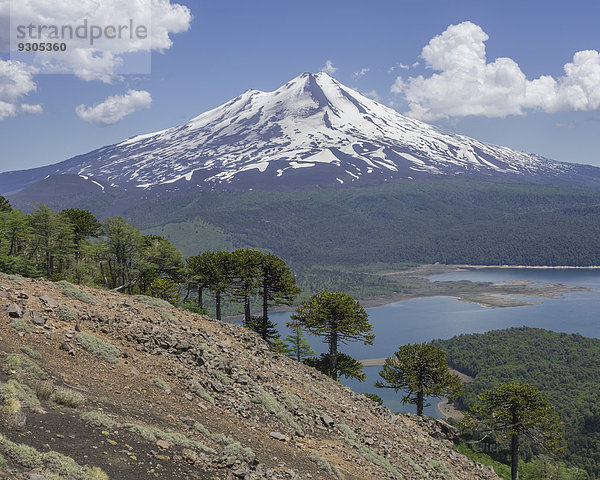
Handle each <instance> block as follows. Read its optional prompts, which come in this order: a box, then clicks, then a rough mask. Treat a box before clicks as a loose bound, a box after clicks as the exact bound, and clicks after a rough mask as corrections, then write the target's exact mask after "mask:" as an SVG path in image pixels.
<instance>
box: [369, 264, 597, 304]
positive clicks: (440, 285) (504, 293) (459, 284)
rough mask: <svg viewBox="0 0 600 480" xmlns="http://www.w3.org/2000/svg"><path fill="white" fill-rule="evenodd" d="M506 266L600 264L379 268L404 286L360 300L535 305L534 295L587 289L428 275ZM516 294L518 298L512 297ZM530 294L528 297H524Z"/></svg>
mask: <svg viewBox="0 0 600 480" xmlns="http://www.w3.org/2000/svg"><path fill="white" fill-rule="evenodd" d="M495 268H501V269H509V268H522V269H525V268H538V269H544V270H550V269H556V270H567V269H577V270H582V269H587V270H593V269H600V267H569V266H537V267H527V266H512V265H466V264H460V265H444V264H439V263H436V264H428V265H420V266H418V267H415V268H410V269H406V270H400V271H391V272H382V273H380V274H379V275H380V276H381V277H383V278H386V279H388V280H391V281H395V282H397V283H398V284H399V285H401V286H404V287H405V288H404V292H402V293H397V294H393V295H386V296H381V297H372V298H367V299H364V300H361V304H362V305H363V306H364V307H365V308H373V307H382V306H385V305H390V304H392V303H396V302H401V301H404V300H411V299H414V298H424V297H454V298H456V299H457V300H459V301H461V302H469V303H476V304H478V305H481V306H483V307H489V308H505V307H520V306H528V305H536V304H538V303H540V302H539V301H538V300H536V298H555V297H558V296H561V295H562V294H564V293H568V292H577V291H588V290H589V289H587V288H586V287H574V286H568V285H563V284H546V285H543V286H536V285H534V284H533V282H529V281H522V280H516V281H512V282H510V283H504V284H495V283H492V282H471V281H468V280H460V281H459V280H454V281H436V280H433V281H432V280H431V279H430V278H429V277H431V276H433V275H441V274H444V273H453V272H462V271H469V270H480V269H481V270H483V269H495ZM515 297H519V298H515ZM522 297H529V298H531V300H524V299H523V298H522Z"/></svg>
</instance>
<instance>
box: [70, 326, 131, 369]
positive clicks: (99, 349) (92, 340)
mask: <svg viewBox="0 0 600 480" xmlns="http://www.w3.org/2000/svg"><path fill="white" fill-rule="evenodd" d="M75 338H76V339H77V341H78V342H79V343H80V344H81V345H82V346H83V348H85V349H86V350H87V351H88V352H90V353H91V354H92V355H94V357H96V358H99V359H100V360H104V361H105V362H108V363H119V358H120V356H121V351H120V350H119V349H118V348H117V347H115V346H114V345H113V344H111V343H108V342H106V341H104V340H101V339H100V338H98V337H96V336H94V335H90V334H89V333H84V332H81V333H78V334H77V335H76V336H75Z"/></svg>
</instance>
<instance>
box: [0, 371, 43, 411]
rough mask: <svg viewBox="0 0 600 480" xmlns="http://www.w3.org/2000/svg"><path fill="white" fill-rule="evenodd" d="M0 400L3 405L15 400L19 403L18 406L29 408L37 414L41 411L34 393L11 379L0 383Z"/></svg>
mask: <svg viewBox="0 0 600 480" xmlns="http://www.w3.org/2000/svg"><path fill="white" fill-rule="evenodd" d="M0 399H1V400H2V401H3V403H4V404H5V405H6V404H7V403H9V402H10V401H11V399H16V400H18V401H19V405H23V406H25V407H28V408H31V409H32V410H35V411H37V412H42V411H43V410H42V406H41V405H40V401H39V398H38V397H37V395H36V394H35V391H34V390H32V389H31V388H30V387H28V386H27V385H25V384H23V383H21V382H18V381H17V380H15V379H13V378H11V379H9V380H8V382H6V383H0Z"/></svg>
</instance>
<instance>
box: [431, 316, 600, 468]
mask: <svg viewBox="0 0 600 480" xmlns="http://www.w3.org/2000/svg"><path fill="white" fill-rule="evenodd" d="M432 343H433V344H434V345H437V346H439V347H441V348H442V349H444V350H445V351H446V353H447V355H448V361H449V364H450V366H452V367H453V368H455V369H457V370H459V371H461V372H463V373H466V374H467V375H470V376H472V377H474V381H473V383H470V384H467V385H466V393H465V395H464V396H463V397H461V398H460V399H459V400H458V405H459V406H460V407H461V408H468V407H469V406H470V405H472V403H473V402H474V400H475V397H476V395H478V394H479V393H481V392H483V391H485V390H488V389H490V388H492V387H493V386H495V385H498V384H500V383H504V382H511V381H517V382H523V383H528V384H531V385H533V386H535V387H536V388H538V389H539V390H540V391H541V392H542V393H543V394H544V395H545V396H546V397H547V398H548V399H549V400H550V402H551V403H552V404H553V405H554V406H555V407H556V411H557V413H558V415H559V418H560V420H561V421H562V422H564V423H565V426H564V429H565V438H566V443H567V452H566V456H565V459H566V461H567V463H569V464H571V465H574V466H577V467H580V468H583V469H585V470H587V471H588V472H589V473H590V474H592V475H593V476H595V477H598V476H600V390H599V388H598V385H599V383H600V340H598V339H592V338H586V337H583V336H581V335H579V334H566V333H555V332H551V331H548V330H542V329H537V328H528V327H520V328H510V329H507V330H495V331H491V332H487V333H484V334H470V335H460V336H457V337H454V338H451V339H449V340H434V341H433V342H432Z"/></svg>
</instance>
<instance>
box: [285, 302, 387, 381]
mask: <svg viewBox="0 0 600 480" xmlns="http://www.w3.org/2000/svg"><path fill="white" fill-rule="evenodd" d="M290 318H291V322H289V323H288V327H290V328H293V327H294V326H295V325H297V326H301V327H303V328H305V329H306V330H307V331H308V333H311V334H313V335H319V336H322V337H324V340H323V341H324V342H325V343H327V344H328V345H329V372H328V373H329V376H330V377H331V378H333V379H334V380H337V378H338V345H339V344H340V343H347V342H356V341H362V342H363V343H364V344H365V345H372V344H373V339H374V338H375V335H374V334H373V333H371V330H372V329H373V326H372V325H371V324H370V323H369V317H368V315H367V312H366V311H365V309H364V308H363V307H362V306H361V305H360V303H358V302H357V301H356V300H354V299H353V298H352V297H351V296H350V295H348V294H347V293H344V292H319V293H315V294H314V295H312V296H311V297H310V298H308V299H307V300H305V301H303V302H302V303H301V304H300V305H299V306H298V308H296V312H295V313H294V314H292V315H291V317H290Z"/></svg>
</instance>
